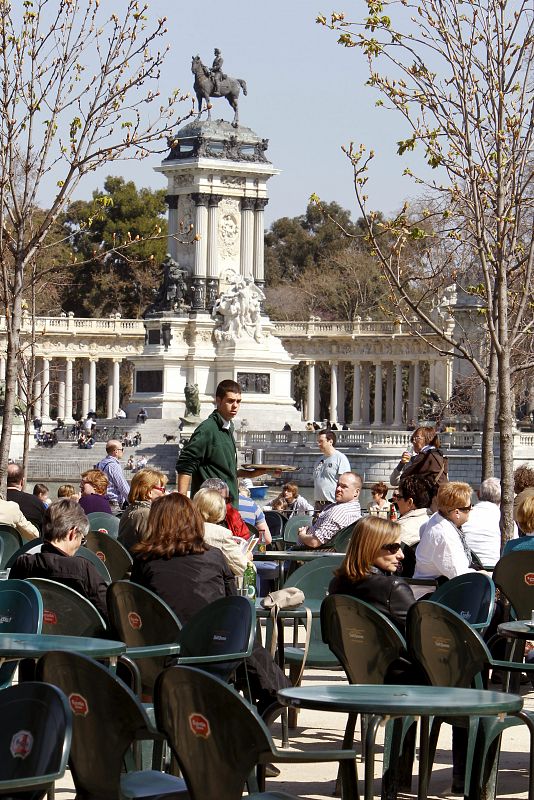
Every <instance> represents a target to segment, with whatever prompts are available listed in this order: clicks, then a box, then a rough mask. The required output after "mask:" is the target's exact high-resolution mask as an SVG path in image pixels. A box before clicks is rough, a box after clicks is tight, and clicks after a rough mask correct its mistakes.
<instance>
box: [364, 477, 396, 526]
mask: <svg viewBox="0 0 534 800" xmlns="http://www.w3.org/2000/svg"><path fill="white" fill-rule="evenodd" d="M387 493H388V487H387V484H385V483H384V481H380V482H379V483H375V484H373V486H371V496H372V498H373V499H372V500H371V502H370V503H369V504H368V506H367V511H368V512H369V514H371V515H372V516H373V517H382V519H389V510H390V508H391V504H390V503H389V502H388V500H387Z"/></svg>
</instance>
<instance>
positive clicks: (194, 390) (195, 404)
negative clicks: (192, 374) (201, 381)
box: [184, 383, 200, 417]
mask: <svg viewBox="0 0 534 800" xmlns="http://www.w3.org/2000/svg"><path fill="white" fill-rule="evenodd" d="M184 395H185V415H186V417H189V416H191V417H198V416H199V414H200V400H199V397H198V384H197V383H186V385H185V389H184Z"/></svg>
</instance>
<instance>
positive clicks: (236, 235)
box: [217, 197, 241, 272]
mask: <svg viewBox="0 0 534 800" xmlns="http://www.w3.org/2000/svg"><path fill="white" fill-rule="evenodd" d="M240 235H241V210H240V207H239V200H238V199H237V198H233V197H223V199H222V200H221V202H220V203H219V231H218V236H217V246H218V248H219V264H220V266H221V268H222V269H225V268H226V269H227V268H228V267H231V268H233V269H235V270H236V272H239V239H240Z"/></svg>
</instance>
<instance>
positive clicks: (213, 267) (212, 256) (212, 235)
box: [206, 194, 222, 310]
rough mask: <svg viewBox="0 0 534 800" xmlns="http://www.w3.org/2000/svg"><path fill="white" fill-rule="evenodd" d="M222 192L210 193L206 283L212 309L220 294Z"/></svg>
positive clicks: (207, 306) (208, 307)
mask: <svg viewBox="0 0 534 800" xmlns="http://www.w3.org/2000/svg"><path fill="white" fill-rule="evenodd" d="M221 200H222V194H210V195H209V198H208V261H207V276H208V280H207V283H206V308H207V309H208V310H211V309H212V308H213V306H214V305H215V301H216V299H217V295H218V294H219V263H218V243H217V238H218V234H219V203H220V202H221Z"/></svg>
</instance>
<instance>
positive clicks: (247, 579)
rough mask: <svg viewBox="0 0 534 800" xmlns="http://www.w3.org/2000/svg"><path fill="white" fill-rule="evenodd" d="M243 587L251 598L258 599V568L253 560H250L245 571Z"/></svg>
mask: <svg viewBox="0 0 534 800" xmlns="http://www.w3.org/2000/svg"><path fill="white" fill-rule="evenodd" d="M243 589H246V595H247V597H248V598H249V599H250V600H255V599H256V570H255V569H254V566H253V564H252V561H249V562H248V564H247V568H246V569H245V572H244V573H243Z"/></svg>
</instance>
